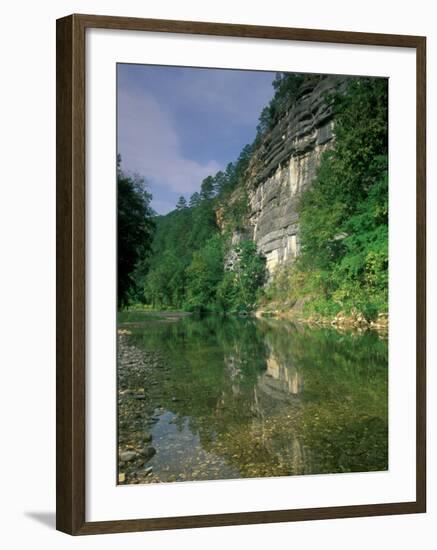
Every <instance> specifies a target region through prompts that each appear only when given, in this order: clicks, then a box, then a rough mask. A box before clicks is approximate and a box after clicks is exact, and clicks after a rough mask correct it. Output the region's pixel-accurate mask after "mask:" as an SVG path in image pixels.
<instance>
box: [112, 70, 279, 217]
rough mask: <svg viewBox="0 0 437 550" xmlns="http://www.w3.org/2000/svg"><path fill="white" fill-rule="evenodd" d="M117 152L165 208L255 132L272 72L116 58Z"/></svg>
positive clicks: (270, 91) (220, 166)
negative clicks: (128, 61)
mask: <svg viewBox="0 0 437 550" xmlns="http://www.w3.org/2000/svg"><path fill="white" fill-rule="evenodd" d="M117 71H118V80H117V82H118V88H117V92H118V93H117V100H118V144H117V147H118V152H119V153H120V154H121V157H122V168H123V169H124V170H125V171H128V172H135V173H138V174H140V175H141V176H143V177H144V178H145V179H146V181H147V182H148V186H149V190H150V191H151V193H152V195H153V200H152V207H153V208H154V209H155V210H156V211H157V212H158V213H159V214H165V213H167V212H169V211H170V210H173V209H174V207H175V204H176V202H177V199H178V198H179V196H180V195H184V196H185V197H186V198H187V200H188V198H189V197H190V195H191V194H192V193H193V192H194V191H198V190H199V188H200V184H201V182H202V179H204V178H205V177H206V176H208V175H210V174H214V173H215V172H217V171H218V170H220V169H224V168H225V167H226V165H227V164H228V162H232V161H234V160H236V158H237V157H238V155H239V153H240V151H241V149H242V148H243V147H244V145H246V143H251V142H252V141H253V139H254V137H255V133H256V126H257V124H258V116H259V114H260V112H261V110H262V108H263V107H264V106H265V105H267V103H268V102H269V101H270V99H271V98H272V96H273V87H272V85H271V83H272V80H273V78H274V76H275V73H272V72H255V71H240V70H228V69H198V68H185V67H163V66H151V65H130V64H119V65H118V66H117Z"/></svg>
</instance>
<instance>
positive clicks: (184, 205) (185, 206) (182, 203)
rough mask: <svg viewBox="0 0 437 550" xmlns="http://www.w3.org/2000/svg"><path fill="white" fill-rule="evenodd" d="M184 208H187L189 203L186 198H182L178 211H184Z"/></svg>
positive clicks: (180, 198)
mask: <svg viewBox="0 0 437 550" xmlns="http://www.w3.org/2000/svg"><path fill="white" fill-rule="evenodd" d="M184 208H187V201H186V199H185V197H183V196H180V197H179V199H178V202H177V203H176V210H183V209H184Z"/></svg>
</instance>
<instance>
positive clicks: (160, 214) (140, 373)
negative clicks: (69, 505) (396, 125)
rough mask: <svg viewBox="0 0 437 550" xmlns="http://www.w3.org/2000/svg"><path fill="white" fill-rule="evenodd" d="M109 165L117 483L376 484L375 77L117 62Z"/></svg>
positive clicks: (380, 260) (380, 456) (379, 304)
mask: <svg viewBox="0 0 437 550" xmlns="http://www.w3.org/2000/svg"><path fill="white" fill-rule="evenodd" d="M114 162H115V159H114ZM116 166H117V168H116V171H117V289H118V290H117V302H118V313H117V394H118V395H117V398H118V405H117V426H118V450H117V452H118V483H119V484H148V483H168V482H184V481H205V480H223V479H241V478H263V477H277V476H296V475H306V474H310V475H314V474H341V473H348V472H370V471H385V470H387V469H388V269H389V266H388V79H386V78H379V77H378V78H373V77H360V76H357V77H352V76H342V75H330V74H302V73H275V72H268V71H250V70H236V69H215V68H191V67H177V66H153V65H140V64H120V63H119V64H117V159H116Z"/></svg>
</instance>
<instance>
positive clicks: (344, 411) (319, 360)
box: [118, 312, 388, 483]
mask: <svg viewBox="0 0 437 550" xmlns="http://www.w3.org/2000/svg"><path fill="white" fill-rule="evenodd" d="M387 356H388V350H387V340H385V339H382V338H381V337H380V336H379V335H378V334H377V333H375V332H372V331H367V332H365V333H362V334H357V333H353V332H343V333H340V332H338V331H336V330H333V329H319V328H309V327H304V326H298V325H295V324H293V323H291V322H288V321H285V320H274V319H265V320H264V319H254V318H238V317H237V318H233V317H219V316H207V317H203V318H196V317H193V316H183V317H180V316H178V315H177V314H171V313H169V314H162V315H160V316H153V315H151V314H147V313H136V312H132V313H121V314H119V325H118V428H119V439H118V441H119V482H120V483H152V482H155V483H156V482H168V481H184V480H207V479H229V478H243V477H263V476H282V475H287V476H288V475H302V474H321V473H335V472H365V471H377V470H386V469H387V467H388V418H387V414H388V412H387V411H388V394H387V391H388V363H387Z"/></svg>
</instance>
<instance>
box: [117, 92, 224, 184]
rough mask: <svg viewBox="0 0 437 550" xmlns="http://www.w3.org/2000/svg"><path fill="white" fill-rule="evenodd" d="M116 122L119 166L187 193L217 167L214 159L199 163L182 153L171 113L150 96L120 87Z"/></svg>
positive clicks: (156, 182) (215, 170) (218, 167)
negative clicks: (120, 159) (120, 163)
mask: <svg viewBox="0 0 437 550" xmlns="http://www.w3.org/2000/svg"><path fill="white" fill-rule="evenodd" d="M118 122H119V123H118V142H119V144H120V149H119V152H120V153H121V156H122V166H123V167H124V168H125V169H128V170H129V171H132V172H137V173H138V174H140V175H141V176H144V177H145V178H146V180H149V181H151V182H154V183H155V184H157V185H160V186H164V187H166V188H167V189H169V190H171V191H173V192H177V193H180V194H189V193H192V192H193V191H196V190H198V189H199V185H200V182H201V181H202V180H203V179H204V178H205V177H206V176H208V175H210V174H213V173H215V172H217V171H218V170H219V169H220V166H219V164H218V163H217V162H216V161H215V160H211V161H209V162H208V163H207V164H200V163H199V162H197V161H195V160H192V159H188V158H185V157H184V156H183V154H182V152H181V144H180V141H179V136H178V135H177V133H176V130H175V129H174V127H173V124H172V121H171V119H170V117H169V116H168V114H167V113H166V112H165V111H164V110H163V109H162V108H161V107H160V105H159V103H158V102H157V101H156V100H155V99H154V98H153V97H151V96H148V95H146V94H144V93H142V94H141V95H139V94H135V93H132V92H127V91H124V90H119V95H118Z"/></svg>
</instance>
